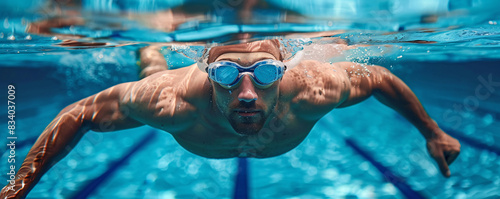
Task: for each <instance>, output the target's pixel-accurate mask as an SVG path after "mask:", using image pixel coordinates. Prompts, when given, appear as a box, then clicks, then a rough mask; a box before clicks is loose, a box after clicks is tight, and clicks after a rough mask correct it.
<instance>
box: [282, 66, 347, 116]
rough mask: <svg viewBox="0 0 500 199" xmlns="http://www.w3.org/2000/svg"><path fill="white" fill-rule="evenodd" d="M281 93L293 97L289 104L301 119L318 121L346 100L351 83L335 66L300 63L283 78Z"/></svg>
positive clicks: (342, 71)
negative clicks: (289, 94) (283, 92)
mask: <svg viewBox="0 0 500 199" xmlns="http://www.w3.org/2000/svg"><path fill="white" fill-rule="evenodd" d="M283 83H284V86H283V87H284V91H285V92H288V93H291V94H292V99H291V105H292V108H293V110H294V111H295V112H297V114H298V115H299V116H301V117H305V118H304V119H309V120H317V119H320V118H321V117H322V116H323V115H324V114H326V113H328V112H329V111H330V110H332V109H333V108H335V107H336V106H337V105H338V104H340V103H341V102H342V101H344V100H345V98H346V96H347V95H348V93H349V88H350V81H349V77H348V76H347V75H346V72H345V70H344V69H343V68H341V67H340V66H339V65H338V64H330V63H324V62H318V61H314V60H305V61H302V62H301V63H300V64H299V65H298V66H297V67H295V68H293V69H291V70H290V71H287V72H286V73H285V76H284V77H283Z"/></svg>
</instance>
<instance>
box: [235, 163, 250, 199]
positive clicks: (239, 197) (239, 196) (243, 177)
mask: <svg viewBox="0 0 500 199" xmlns="http://www.w3.org/2000/svg"><path fill="white" fill-rule="evenodd" d="M248 198H249V193H248V159H246V158H238V171H237V173H236V179H235V181H234V189H233V199H248Z"/></svg>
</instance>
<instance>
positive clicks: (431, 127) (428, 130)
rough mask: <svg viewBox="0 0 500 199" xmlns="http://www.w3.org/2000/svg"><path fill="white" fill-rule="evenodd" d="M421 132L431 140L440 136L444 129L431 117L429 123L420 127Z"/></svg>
mask: <svg viewBox="0 0 500 199" xmlns="http://www.w3.org/2000/svg"><path fill="white" fill-rule="evenodd" d="M420 133H422V135H423V136H424V138H425V139H426V140H430V139H435V138H437V137H439V136H440V135H441V134H442V133H443V131H442V130H441V129H440V128H439V126H438V125H437V123H436V122H435V121H434V120H432V119H429V122H427V124H426V125H425V126H424V127H423V128H422V129H420Z"/></svg>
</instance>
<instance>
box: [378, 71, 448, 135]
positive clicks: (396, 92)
mask: <svg viewBox="0 0 500 199" xmlns="http://www.w3.org/2000/svg"><path fill="white" fill-rule="evenodd" d="M373 95H374V96H375V98H377V99H378V100H379V101H380V102H382V103H383V104H385V105H386V106H388V107H391V108H392V109H394V110H396V111H397V112H398V113H400V114H401V115H402V116H404V117H405V118H406V119H407V120H408V121H410V122H411V123H412V124H413V125H414V126H415V127H416V128H417V129H418V130H419V131H420V132H421V133H422V135H423V136H424V137H425V138H426V139H430V138H433V137H435V133H436V132H438V130H439V127H438V125H437V123H436V122H435V121H434V120H432V118H430V117H429V115H428V114H427V112H426V111H425V109H424V107H423V106H422V104H421V103H420V101H419V100H418V98H417V96H415V94H414V93H413V91H411V89H410V88H409V87H408V86H407V85H406V84H405V83H404V82H403V81H401V80H400V79H399V78H398V77H396V76H395V75H393V74H391V73H387V74H385V75H384V76H383V77H382V80H381V81H380V83H379V84H378V86H377V87H376V88H375V89H374V92H373Z"/></svg>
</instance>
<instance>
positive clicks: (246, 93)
mask: <svg viewBox="0 0 500 199" xmlns="http://www.w3.org/2000/svg"><path fill="white" fill-rule="evenodd" d="M239 89H240V93H239V94H238V100H240V101H243V102H252V101H256V100H257V98H258V96H257V93H256V92H255V87H254V85H253V83H252V80H251V79H250V76H248V75H244V76H243V79H242V80H241V84H240V86H239Z"/></svg>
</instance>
